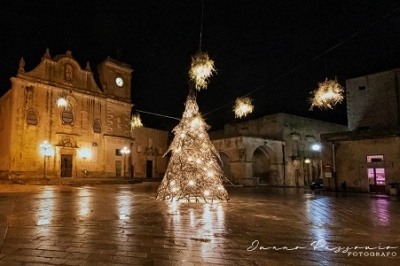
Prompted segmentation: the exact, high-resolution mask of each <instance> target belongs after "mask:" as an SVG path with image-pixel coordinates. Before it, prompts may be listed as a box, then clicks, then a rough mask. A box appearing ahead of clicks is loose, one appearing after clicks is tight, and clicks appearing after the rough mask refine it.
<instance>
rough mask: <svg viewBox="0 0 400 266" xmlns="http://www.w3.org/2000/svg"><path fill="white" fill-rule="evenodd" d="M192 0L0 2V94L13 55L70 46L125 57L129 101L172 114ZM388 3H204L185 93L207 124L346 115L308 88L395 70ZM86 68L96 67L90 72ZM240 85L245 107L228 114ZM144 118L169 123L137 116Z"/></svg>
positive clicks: (195, 16)
mask: <svg viewBox="0 0 400 266" xmlns="http://www.w3.org/2000/svg"><path fill="white" fill-rule="evenodd" d="M202 4H203V0H158V1H154V0H140V1H136V0H131V1H117V0H116V1H103V0H96V1H86V0H79V1H73V0H72V1H57V0H52V1H16V0H14V1H11V0H10V1H1V3H0V33H1V34H0V36H1V41H0V45H1V49H0V85H1V90H0V91H1V95H2V94H4V93H5V92H6V91H7V90H8V89H9V88H10V82H9V79H10V77H11V76H15V75H16V74H17V70H18V62H19V60H20V58H21V57H24V59H25V62H26V65H25V70H26V71H30V70H32V69H33V68H34V67H36V66H37V65H38V64H39V63H40V59H41V57H42V56H43V54H44V52H45V50H46V48H49V49H50V54H51V56H56V55H58V54H63V53H65V51H66V50H70V51H72V55H73V57H74V58H75V59H77V61H78V62H79V63H80V65H81V67H82V68H84V67H85V65H86V62H88V61H89V62H90V65H91V68H92V71H94V72H97V71H96V66H97V64H98V63H100V62H101V61H103V60H104V59H105V58H106V57H107V56H110V57H112V58H115V59H117V60H120V61H122V62H125V63H127V64H130V65H131V66H132V68H133V69H134V72H133V76H132V102H133V103H134V104H135V107H134V109H138V110H142V111H148V112H154V113H158V114H162V115H166V116H172V117H177V118H180V117H181V116H182V112H183V109H184V102H185V100H186V96H187V93H188V88H189V86H188V80H189V78H188V71H189V68H190V62H191V56H192V55H194V54H195V53H196V51H197V50H199V47H200V29H201V21H202V19H201V18H202V16H201V14H202ZM399 6H400V4H399V3H398V1H395V0H393V1H384V0H379V1H371V0H366V1H353V0H343V1H342V0H335V1H331V0H324V1H318V0H315V1H307V0H293V1H285V0H276V1H273V0H257V1H256V0H246V1H232V0H231V1H226V0H205V1H204V16H203V24H202V26H203V27H202V28H203V30H202V42H201V49H202V50H203V51H206V52H208V54H209V56H210V57H211V59H212V60H214V62H215V66H216V68H217V74H216V75H215V76H213V77H212V78H211V79H210V84H209V86H208V89H207V90H204V91H200V92H198V94H197V100H198V104H199V107H200V111H201V113H202V114H203V115H204V116H205V119H206V122H207V123H208V124H209V125H211V129H212V130H215V129H220V128H222V127H223V125H224V123H230V122H235V121H245V120H247V119H254V118H257V117H261V116H263V115H267V114H273V113H277V112H286V113H289V114H295V115H300V116H305V117H310V118H315V119H320V120H325V121H329V122H335V123H341V124H346V119H347V118H346V104H345V103H343V104H340V105H338V106H337V107H336V108H335V109H334V110H328V111H320V110H318V109H314V111H309V107H310V103H309V102H308V101H307V99H308V98H309V96H310V94H309V93H310V91H312V90H313V89H315V88H316V87H317V83H318V82H322V81H323V80H325V78H330V79H334V78H335V77H337V79H338V81H339V83H341V85H343V86H345V80H346V79H349V78H354V77H357V76H361V75H366V74H371V73H375V72H379V71H385V70H389V69H393V68H397V67H400V11H399ZM96 74H97V73H96ZM248 93H250V95H249V97H251V98H252V99H253V104H254V106H255V112H254V113H253V114H251V115H250V116H248V117H247V118H246V119H244V120H240V119H235V117H234V113H233V111H232V108H233V103H234V101H235V99H236V98H237V97H240V96H244V95H246V94H248ZM141 117H142V121H143V123H144V125H145V126H148V127H153V128H159V129H165V130H171V129H172V128H173V127H174V126H175V125H176V124H177V122H178V121H176V120H173V119H169V118H164V117H160V116H154V115H148V114H143V113H142V114H141Z"/></svg>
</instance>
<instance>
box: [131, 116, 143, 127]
mask: <svg viewBox="0 0 400 266" xmlns="http://www.w3.org/2000/svg"><path fill="white" fill-rule="evenodd" d="M137 127H143V124H142V120H141V119H140V115H139V114H138V113H136V114H134V115H132V117H131V130H133V129H135V128H137Z"/></svg>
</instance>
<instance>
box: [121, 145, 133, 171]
mask: <svg viewBox="0 0 400 266" xmlns="http://www.w3.org/2000/svg"><path fill="white" fill-rule="evenodd" d="M130 152H131V151H130V150H129V149H128V148H127V147H126V146H125V147H124V148H123V149H122V150H121V153H123V154H124V155H125V158H124V178H126V155H127V154H128V153H130Z"/></svg>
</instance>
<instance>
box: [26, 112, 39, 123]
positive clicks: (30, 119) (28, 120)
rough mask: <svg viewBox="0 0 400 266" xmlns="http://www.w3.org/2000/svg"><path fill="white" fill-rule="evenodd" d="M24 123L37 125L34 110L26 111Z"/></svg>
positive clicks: (36, 116)
mask: <svg viewBox="0 0 400 266" xmlns="http://www.w3.org/2000/svg"><path fill="white" fill-rule="evenodd" d="M26 123H27V124H28V125H37V124H38V115H37V113H36V111H35V110H33V109H31V110H29V111H28V114H27V115H26Z"/></svg>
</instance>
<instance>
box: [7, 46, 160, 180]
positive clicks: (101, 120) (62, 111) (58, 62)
mask: <svg viewBox="0 0 400 266" xmlns="http://www.w3.org/2000/svg"><path fill="white" fill-rule="evenodd" d="M24 67H25V62H24V60H23V59H21V61H20V66H19V70H18V74H17V75H16V77H12V78H11V88H10V89H9V90H8V91H7V92H6V94H5V95H3V96H2V97H1V98H0V138H1V140H2V141H1V145H0V176H1V177H2V178H38V177H46V178H60V177H61V178H68V177H120V176H125V177H129V176H131V173H132V172H133V171H132V170H133V169H132V167H131V166H132V163H130V162H134V161H135V160H137V158H136V159H133V158H132V153H129V154H127V153H125V154H124V149H123V147H127V149H129V148H130V147H134V146H133V145H134V137H133V136H132V132H131V127H130V118H131V108H132V106H133V105H132V103H131V73H132V69H131V67H130V66H129V65H127V64H124V63H121V62H118V61H116V60H114V59H111V58H107V59H105V60H104V61H103V62H102V63H100V64H99V65H98V66H97V70H98V79H97V78H96V79H95V76H94V73H93V72H92V70H91V68H90V66H89V63H88V64H87V65H86V67H85V68H84V69H83V68H81V66H80V65H79V64H78V62H77V61H76V60H75V59H74V57H73V56H72V54H71V52H70V51H67V52H66V53H65V54H62V55H58V56H55V57H51V56H50V53H49V50H48V49H47V51H46V52H45V54H44V55H43V57H42V59H41V62H40V64H39V65H38V66H37V67H36V68H35V69H33V70H32V71H29V72H26V71H25V69H24ZM96 77H97V76H96ZM96 81H97V82H96ZM97 83H98V84H99V85H98V84H97ZM60 99H65V100H66V102H67V105H66V106H59V105H58V103H59V102H58V100H60ZM156 133H157V132H156ZM156 133H155V135H154V134H153V135H154V136H153V137H152V138H153V139H158V137H157V136H158V135H157V134H156ZM136 137H137V138H138V139H141V138H140V137H138V136H136ZM45 141H47V144H46V142H45ZM166 141H167V140H166V139H165V142H166ZM45 144H46V145H45ZM157 145H158V146H157V147H163V146H162V145H161V144H158V143H157ZM165 145H166V144H165ZM157 171H159V172H162V171H163V170H162V169H161V168H157Z"/></svg>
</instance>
